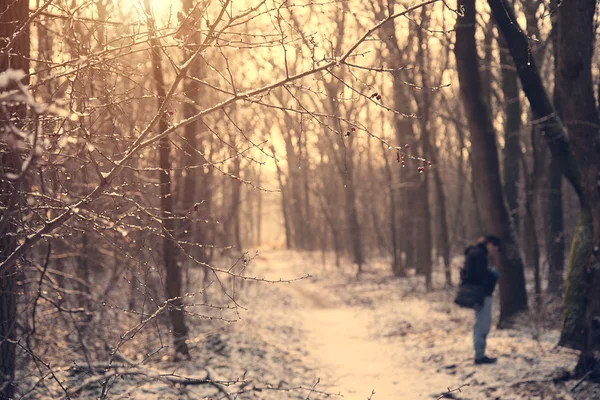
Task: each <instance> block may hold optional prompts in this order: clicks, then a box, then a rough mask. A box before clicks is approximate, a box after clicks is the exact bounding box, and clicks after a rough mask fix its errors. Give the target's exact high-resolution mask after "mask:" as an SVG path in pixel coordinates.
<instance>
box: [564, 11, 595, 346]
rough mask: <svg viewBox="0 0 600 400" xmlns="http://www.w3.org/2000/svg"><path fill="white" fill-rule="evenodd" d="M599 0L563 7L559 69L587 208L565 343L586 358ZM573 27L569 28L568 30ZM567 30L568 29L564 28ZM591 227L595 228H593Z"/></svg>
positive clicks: (591, 306)
mask: <svg viewBox="0 0 600 400" xmlns="http://www.w3.org/2000/svg"><path fill="white" fill-rule="evenodd" d="M595 10H596V1H595V0H573V1H570V2H565V3H564V4H562V5H561V7H560V9H559V11H558V16H557V21H556V23H557V25H558V38H557V40H558V43H557V44H558V46H557V50H558V54H557V59H558V65H557V66H558V70H557V73H556V82H555V85H556V88H557V90H558V92H559V98H560V99H561V101H560V116H561V119H562V121H563V123H564V125H565V127H566V129H567V131H568V133H569V140H570V142H571V143H572V144H573V149H574V151H575V155H576V159H577V162H578V164H579V168H580V171H581V178H582V181H581V183H582V185H583V195H584V198H585V200H586V204H585V205H586V207H584V208H583V209H582V215H583V218H582V220H581V224H582V225H581V226H580V228H579V229H578V236H579V238H581V242H580V244H579V246H577V247H575V245H574V246H573V250H572V253H571V256H572V257H577V258H579V257H581V259H580V260H579V261H580V262H577V263H575V260H572V264H571V269H570V271H569V281H568V285H567V293H566V297H565V320H564V325H563V330H562V333H561V341H560V342H561V343H562V344H565V345H568V346H570V347H578V348H580V349H581V350H583V352H582V353H583V354H584V355H585V353H586V352H590V351H592V350H593V347H596V348H600V341H595V340H594V341H595V342H596V343H592V341H593V338H594V337H595V336H596V335H598V334H600V332H598V331H596V332H594V329H596V330H600V327H595V328H594V326H593V318H595V317H600V296H599V295H598V293H600V259H599V258H598V255H599V253H598V248H599V247H600V190H599V184H598V182H599V178H600V132H599V131H598V126H600V117H599V116H598V109H597V107H596V100H595V98H594V82H593V77H592V58H593V53H594V39H595V35H596V33H595V26H594V13H595ZM564 27H568V29H566V28H564ZM563 28H564V29H563ZM588 224H589V226H588Z"/></svg>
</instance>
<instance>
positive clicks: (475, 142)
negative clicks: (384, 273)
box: [454, 0, 527, 327]
mask: <svg viewBox="0 0 600 400" xmlns="http://www.w3.org/2000/svg"><path fill="white" fill-rule="evenodd" d="M458 5H459V7H464V17H462V18H459V19H458V21H457V24H456V44H455V47H454V52H455V56H456V69H457V72H458V78H459V82H460V92H461V97H462V99H463V104H464V107H465V111H466V116H467V119H468V121H469V128H470V130H471V160H472V164H473V168H472V170H473V180H474V183H475V185H476V188H477V191H476V196H477V198H478V203H479V205H480V207H482V211H483V212H482V217H483V222H484V225H485V228H486V230H487V231H488V232H489V233H490V234H495V235H496V236H498V237H499V238H500V240H501V241H502V243H503V251H502V252H501V253H500V257H499V260H498V261H499V262H498V267H499V270H500V274H501V278H500V322H499V326H500V327H503V326H506V325H507V324H508V323H510V320H511V318H512V317H514V316H515V315H517V314H518V313H520V312H522V311H525V310H527V293H526V291H525V276H524V272H523V261H522V260H521V255H520V250H519V245H518V243H517V241H516V236H515V232H514V228H513V226H512V221H511V219H510V215H509V214H508V210H507V207H506V203H505V199H504V193H503V190H502V183H501V181H500V168H499V163H498V149H497V147H496V138H495V132H494V128H493V125H492V121H491V118H490V114H489V110H488V108H487V106H486V104H485V102H484V100H483V96H482V88H481V78H480V76H479V69H478V59H477V48H476V44H475V0H459V1H458Z"/></svg>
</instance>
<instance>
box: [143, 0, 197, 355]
mask: <svg viewBox="0 0 600 400" xmlns="http://www.w3.org/2000/svg"><path fill="white" fill-rule="evenodd" d="M144 3H145V8H146V13H147V15H148V29H149V31H150V36H151V38H150V44H151V46H152V48H151V54H152V66H153V68H152V70H153V78H154V83H155V85H156V92H157V104H158V108H159V109H160V107H162V105H163V103H164V101H165V97H166V93H165V84H164V79H163V71H162V62H161V56H160V48H161V44H160V42H159V40H158V39H157V38H156V36H155V30H156V28H155V26H154V20H153V19H152V17H151V10H150V0H145V1H144ZM167 118H168V117H167V116H163V117H162V118H161V119H160V122H159V130H160V131H161V132H164V131H165V130H167V129H168V122H167ZM170 153H171V144H170V139H169V138H168V137H166V136H165V137H164V138H162V139H160V141H159V144H158V158H159V161H158V163H159V168H160V172H159V175H160V206H161V218H162V230H163V235H164V237H163V264H164V268H165V275H166V278H165V285H166V294H167V301H168V309H169V315H170V317H171V325H172V328H173V344H174V347H175V358H179V357H180V356H184V357H189V349H188V346H187V343H186V341H187V333H188V329H187V326H186V324H185V314H184V310H183V308H184V305H183V301H182V298H181V268H180V266H179V265H178V262H177V261H178V253H179V250H178V247H177V244H176V243H175V238H174V237H175V219H174V218H175V213H174V212H173V192H172V191H171V159H170Z"/></svg>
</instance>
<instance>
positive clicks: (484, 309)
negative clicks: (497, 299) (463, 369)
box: [461, 235, 501, 364]
mask: <svg viewBox="0 0 600 400" xmlns="http://www.w3.org/2000/svg"><path fill="white" fill-rule="evenodd" d="M500 248H501V242H500V239H498V238H497V237H496V236H493V235H488V236H486V237H484V238H481V239H480V240H479V241H478V243H477V245H476V246H471V247H468V248H467V249H466V250H465V255H466V261H465V267H464V269H463V271H462V273H461V275H462V276H461V280H462V281H463V282H464V283H469V284H471V285H476V286H481V287H482V288H483V293H484V298H483V303H482V304H481V305H480V306H478V307H477V308H476V309H475V324H474V325H473V347H474V349H475V364H494V363H496V361H497V359H496V358H492V357H488V356H486V355H485V349H486V344H487V336H488V333H489V332H490V326H491V324H492V294H493V293H494V289H495V287H496V282H497V281H498V277H499V273H498V271H497V270H496V269H490V266H489V257H492V258H493V259H494V260H495V259H497V258H496V257H497V255H498V252H499V251H500Z"/></svg>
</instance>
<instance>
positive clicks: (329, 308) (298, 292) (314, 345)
mask: <svg viewBox="0 0 600 400" xmlns="http://www.w3.org/2000/svg"><path fill="white" fill-rule="evenodd" d="M283 256H284V255H282V254H278V253H275V254H269V255H268V262H269V264H270V265H271V267H270V268H269V267H267V268H265V267H262V268H261V272H266V273H267V277H269V278H275V279H279V278H282V279H290V278H293V277H298V276H302V275H305V274H307V273H311V274H313V275H314V274H315V272H314V271H310V270H305V271H303V270H302V268H301V267H298V265H294V264H297V263H295V262H289V261H284V260H281V259H279V258H280V257H283ZM288 257H289V256H288ZM275 265H276V266H277V267H278V268H277V269H275V268H274V266H275ZM317 275H318V274H317ZM276 287H278V289H279V290H283V291H284V292H286V293H287V294H288V295H289V296H290V297H291V298H292V299H293V301H294V303H295V304H296V306H297V308H296V307H295V309H294V312H295V313H298V314H299V315H300V316H301V319H302V321H303V326H302V328H303V330H304V331H305V334H306V340H307V343H306V350H307V352H308V354H309V356H308V360H309V364H310V365H313V366H316V373H317V376H318V377H319V378H320V379H321V383H320V384H319V386H318V387H317V388H318V389H320V390H323V391H326V392H328V393H336V394H337V393H339V394H341V395H342V396H343V398H344V399H349V400H354V399H362V400H364V399H367V398H369V396H370V395H371V393H372V391H373V390H374V391H375V395H373V396H372V398H373V400H378V399H402V400H411V399H423V398H432V396H433V395H434V394H435V393H438V394H439V393H441V392H443V391H444V390H445V389H446V388H447V386H448V385H446V386H444V384H442V383H441V382H443V380H442V379H440V378H444V380H445V381H446V382H448V381H450V380H449V379H448V378H447V375H443V376H440V374H437V373H436V371H435V366H434V367H433V370H432V371H427V373H425V371H422V370H421V369H419V368H418V366H417V365H416V364H415V361H416V360H414V359H411V358H412V357H411V356H408V357H407V355H409V354H412V355H414V352H410V351H406V350H407V349H403V348H402V347H398V345H397V344H395V343H393V342H391V341H390V340H387V339H385V338H381V337H376V336H375V335H374V333H375V331H376V330H375V329H373V327H374V325H375V324H376V322H375V319H374V318H375V315H374V312H373V310H372V309H369V308H365V307H359V306H351V305H347V304H345V303H344V302H343V301H342V300H341V299H340V298H339V297H338V296H336V294H335V292H334V291H333V290H332V289H331V288H330V287H328V285H327V283H326V282H324V281H320V280H318V279H307V280H302V281H297V282H293V283H291V284H285V285H276ZM440 385H441V386H440Z"/></svg>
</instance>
